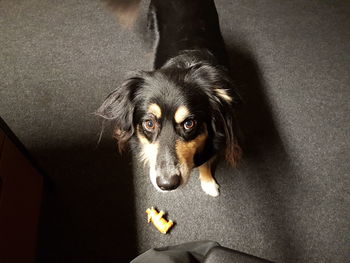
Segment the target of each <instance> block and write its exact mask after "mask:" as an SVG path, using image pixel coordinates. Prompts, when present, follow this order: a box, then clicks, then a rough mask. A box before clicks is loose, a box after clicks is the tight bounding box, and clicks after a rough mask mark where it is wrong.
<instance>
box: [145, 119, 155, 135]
mask: <svg viewBox="0 0 350 263" xmlns="http://www.w3.org/2000/svg"><path fill="white" fill-rule="evenodd" d="M143 127H144V128H145V130H146V131H149V132H153V131H154V129H155V128H156V124H155V122H154V120H145V121H144V122H143Z"/></svg>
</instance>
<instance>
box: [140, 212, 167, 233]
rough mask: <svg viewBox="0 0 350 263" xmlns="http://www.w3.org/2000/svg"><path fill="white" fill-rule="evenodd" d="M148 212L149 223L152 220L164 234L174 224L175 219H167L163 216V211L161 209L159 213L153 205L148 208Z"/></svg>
mask: <svg viewBox="0 0 350 263" xmlns="http://www.w3.org/2000/svg"><path fill="white" fill-rule="evenodd" d="M146 213H147V214H148V223H149V222H151V221H152V223H153V225H154V226H155V227H156V228H157V229H158V230H159V231H160V232H161V233H163V234H166V233H167V232H168V231H169V229H170V228H171V227H172V226H173V225H174V223H173V221H171V220H169V221H166V220H165V219H164V218H163V215H164V212H163V211H160V212H159V213H158V212H157V210H156V209H154V208H153V207H152V208H148V209H147V210H146Z"/></svg>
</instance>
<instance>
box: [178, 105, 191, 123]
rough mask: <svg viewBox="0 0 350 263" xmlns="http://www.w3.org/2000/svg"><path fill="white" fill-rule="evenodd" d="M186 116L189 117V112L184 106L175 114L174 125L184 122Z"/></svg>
mask: <svg viewBox="0 0 350 263" xmlns="http://www.w3.org/2000/svg"><path fill="white" fill-rule="evenodd" d="M188 115H190V112H189V110H188V109H187V108H186V107H185V106H180V107H179V108H178V109H177V110H176V112H175V116H174V119H175V121H176V123H181V122H183V121H184V120H186V118H187V117H188Z"/></svg>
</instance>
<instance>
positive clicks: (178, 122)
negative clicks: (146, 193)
mask: <svg viewBox="0 0 350 263" xmlns="http://www.w3.org/2000/svg"><path fill="white" fill-rule="evenodd" d="M237 99H238V97H237V96H236V95H235V93H234V92H233V90H232V87H231V81H230V79H229V77H228V75H227V73H226V72H225V71H224V70H222V69H220V68H217V67H214V66H211V65H210V64H206V63H196V64H195V65H190V66H188V67H186V68H180V67H164V68H162V69H160V70H156V71H153V72H136V73H133V74H132V75H131V77H129V78H128V79H127V80H125V81H124V83H123V84H122V85H121V86H120V87H118V88H117V89H116V90H115V91H113V92H112V93H111V94H110V95H109V96H108V97H107V99H106V100H105V101H104V103H103V104H102V106H101V107H100V108H99V110H98V115H100V116H102V117H103V118H105V119H109V120H113V121H115V124H116V129H115V137H116V139H117V140H118V145H119V148H120V149H121V150H122V149H123V148H124V147H125V145H126V143H127V142H128V141H129V140H130V139H132V141H133V142H136V144H135V147H136V145H138V146H139V148H138V154H139V158H140V159H141V160H142V161H144V162H145V163H147V164H148V165H149V167H150V177H151V181H152V183H153V185H154V186H155V187H156V188H157V189H158V190H165V191H169V190H173V189H176V188H177V187H178V186H179V185H181V184H185V183H186V182H187V180H188V178H189V175H190V173H191V170H192V168H194V167H196V166H199V165H201V164H203V163H205V162H206V161H208V160H209V159H210V158H212V157H213V156H214V155H216V154H221V153H224V156H225V158H226V160H227V161H228V162H229V163H231V164H234V163H235V162H236V160H237V159H238V158H239V155H240V148H239V146H238V144H237V139H236V134H235V133H236V130H235V129H236V125H235V117H234V111H233V108H234V107H233V105H234V104H235V103H236V101H237Z"/></svg>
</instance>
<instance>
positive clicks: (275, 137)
mask: <svg viewBox="0 0 350 263" xmlns="http://www.w3.org/2000/svg"><path fill="white" fill-rule="evenodd" d="M147 2H148V1H144V2H143V3H142V8H141V12H140V17H139V19H138V22H137V26H136V27H135V28H134V29H133V30H123V29H121V28H120V27H119V26H118V25H117V23H116V20H115V17H114V15H113V13H112V12H110V11H109V10H108V9H106V8H105V6H106V4H105V3H104V2H99V1H97V0H96V1H93V0H90V1H81V0H69V1H68V0H63V1H48V0H26V1H13V0H1V1H0V47H1V48H0V89H1V90H0V114H1V116H2V118H3V119H4V120H5V121H6V122H7V124H8V125H9V126H10V128H11V129H12V130H13V131H14V132H15V133H16V134H17V136H18V137H19V138H20V139H21V140H22V142H23V143H24V144H25V145H26V147H27V148H28V150H29V151H30V152H31V153H32V154H33V155H34V157H35V158H36V159H37V160H38V162H39V163H40V165H41V166H42V167H43V169H44V170H45V171H46V172H47V175H48V177H49V178H50V179H51V180H52V187H51V186H50V187H48V191H47V197H46V199H45V203H44V206H43V214H42V220H41V226H40V238H39V260H40V262H51V263H55V262H113V261H114V262H127V261H128V260H131V259H132V258H134V257H135V256H136V255H138V254H139V253H141V252H144V251H146V250H147V249H149V248H151V247H159V246H165V245H175V244H178V243H182V242H188V241H196V240H213V241H217V242H219V243H220V244H221V245H222V246H226V247H229V248H232V249H235V250H239V251H242V252H245V253H248V254H252V255H255V256H258V257H262V258H265V259H268V260H272V261H275V262H345V261H346V259H349V258H350V254H349V244H350V223H349V222H350V221H349V218H350V196H349V186H350V182H349V180H350V179H349V178H350V177H349V173H350V172H349V171H350V159H349V157H350V154H349V152H350V143H349V137H350V115H349V112H350V103H349V99H350V89H349V84H350V74H349V68H350V65H349V64H350V63H349V62H350V59H349V56H350V45H349V43H350V34H349V28H350V16H349V14H350V2H349V1H340V0H339V1H338V0H335V1H330V0H329V1H328V0H325V1H304V0H295V1H274V0H266V1H258V0H254V1H245V0H237V1H230V0H217V1H216V5H217V8H218V13H219V15H220V22H221V26H222V32H223V35H224V38H225V41H226V43H227V46H228V50H229V53H230V59H231V62H232V71H233V73H232V74H233V77H234V79H235V80H236V82H237V86H238V88H239V92H240V93H241V95H242V97H243V100H244V101H245V105H244V107H243V108H242V109H241V112H240V116H241V117H240V122H241V126H242V130H243V132H244V134H245V146H244V148H245V156H244V159H243V160H242V162H241V163H240V165H239V166H238V167H237V168H235V169H233V168H229V167H226V166H225V165H224V164H222V165H220V166H219V168H218V170H217V174H216V178H217V181H218V183H219V184H220V186H221V188H220V189H221V195H220V196H219V197H218V198H212V197H210V196H207V195H205V194H204V192H203V191H202V190H201V188H200V184H199V180H198V178H197V177H198V175H197V172H194V173H193V176H192V177H191V180H190V182H189V183H188V185H187V186H186V187H184V188H183V189H181V190H178V191H175V192H171V193H167V194H161V193H158V192H157V191H156V190H155V189H154V187H153V186H152V185H151V184H150V181H149V178H148V175H147V169H144V168H143V167H142V166H140V165H139V164H138V163H137V162H136V161H135V160H133V158H132V157H131V156H128V155H125V156H122V157H121V156H119V155H118V153H117V150H116V147H115V144H114V142H113V140H112V138H111V136H110V134H111V132H110V129H106V131H105V133H104V135H103V137H102V140H101V143H100V144H99V145H98V146H97V141H98V135H99V131H100V127H101V123H100V121H99V120H98V119H97V118H96V117H95V116H94V115H92V113H93V112H94V111H95V110H96V109H97V108H98V106H99V105H100V104H101V103H102V101H103V99H104V98H105V97H106V95H107V94H108V93H109V92H110V91H111V90H113V89H115V88H116V87H117V86H118V84H120V83H121V81H122V80H123V78H124V76H125V74H126V73H127V72H128V71H130V70H135V69H144V70H150V69H151V65H152V55H151V54H152V50H151V49H150V48H149V47H150V44H149V43H145V41H144V40H145V39H146V37H145V36H144V35H143V34H141V32H142V31H143V29H144V27H145V17H146V14H145V9H146V7H147V4H148V3H147ZM150 206H156V207H158V208H159V209H163V210H165V211H166V212H168V217H169V218H170V219H173V220H174V221H176V225H175V227H174V228H173V230H172V231H171V233H170V234H169V235H162V234H160V233H158V232H157V231H156V230H155V229H154V228H153V227H152V226H151V225H148V224H147V221H146V214H145V210H146V209H147V208H148V207H150Z"/></svg>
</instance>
